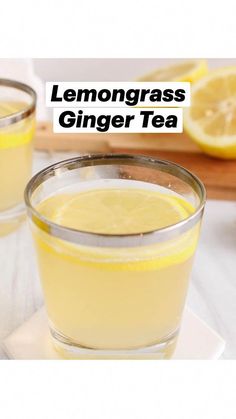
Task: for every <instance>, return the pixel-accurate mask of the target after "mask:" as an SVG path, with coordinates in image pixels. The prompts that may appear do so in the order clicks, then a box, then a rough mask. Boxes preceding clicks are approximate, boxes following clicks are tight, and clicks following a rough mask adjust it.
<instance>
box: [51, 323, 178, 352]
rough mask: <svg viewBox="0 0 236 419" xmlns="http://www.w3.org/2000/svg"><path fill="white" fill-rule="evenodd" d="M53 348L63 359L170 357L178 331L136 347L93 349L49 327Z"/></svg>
mask: <svg viewBox="0 0 236 419" xmlns="http://www.w3.org/2000/svg"><path fill="white" fill-rule="evenodd" d="M50 332H51V336H52V341H53V345H54V348H55V349H56V351H57V352H58V353H59V355H60V356H61V357H62V358H64V359H170V358H171V357H172V355H173V353H174V351H175V347H176V343H177V338H178V331H175V332H174V333H172V334H171V335H169V336H168V337H167V338H165V340H163V341H161V342H158V343H156V344H154V345H150V346H146V347H142V348H137V349H119V350H114V349H106V350H105V349H94V348H86V347H84V346H81V345H79V344H78V343H75V342H72V341H71V340H70V339H68V338H67V337H65V336H63V335H62V334H61V333H59V332H57V331H56V330H55V329H52V328H50Z"/></svg>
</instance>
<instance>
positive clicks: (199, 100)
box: [184, 67, 236, 159]
mask: <svg viewBox="0 0 236 419" xmlns="http://www.w3.org/2000/svg"><path fill="white" fill-rule="evenodd" d="M184 127H185V131H187V133H188V134H189V136H190V137H191V138H192V139H193V140H194V141H195V142H196V143H197V144H198V145H199V146H200V148H201V149H202V150H203V151H204V152H206V153H207V154H209V155H212V156H216V157H220V158H225V159H231V158H236V67H229V68H221V69H218V70H214V71H212V72H210V73H209V74H208V75H207V76H206V77H204V78H202V79H201V80H199V81H198V82H196V83H195V84H194V85H193V86H192V94H191V107H190V108H186V109H185V111H184Z"/></svg>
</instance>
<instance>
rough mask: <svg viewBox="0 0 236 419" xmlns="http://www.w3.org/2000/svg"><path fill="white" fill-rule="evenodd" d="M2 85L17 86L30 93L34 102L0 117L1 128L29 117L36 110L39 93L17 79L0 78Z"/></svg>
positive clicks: (0, 84)
mask: <svg viewBox="0 0 236 419" xmlns="http://www.w3.org/2000/svg"><path fill="white" fill-rule="evenodd" d="M1 86H4V87H10V88H15V89H18V90H21V91H23V92H25V93H28V94H29V95H30V96H31V98H32V103H30V104H29V105H28V106H26V107H25V108H24V109H21V110H20V111H17V112H13V113H11V114H9V115H6V116H3V117H0V128H3V127H7V126H8V125H12V124H15V123H16V122H19V121H21V120H22V119H25V118H27V117H28V116H30V115H31V114H32V113H33V112H34V111H35V108H36V100H37V94H36V92H35V90H34V89H33V88H32V87H30V86H28V85H27V84H25V83H21V82H19V81H16V80H11V79H3V78H0V87H1Z"/></svg>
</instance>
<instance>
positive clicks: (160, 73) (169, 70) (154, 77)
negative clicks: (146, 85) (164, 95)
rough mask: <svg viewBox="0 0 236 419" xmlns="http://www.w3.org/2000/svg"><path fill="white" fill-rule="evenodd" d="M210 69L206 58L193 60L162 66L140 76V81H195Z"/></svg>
mask: <svg viewBox="0 0 236 419" xmlns="http://www.w3.org/2000/svg"><path fill="white" fill-rule="evenodd" d="M207 71H208V68H207V62H206V61H205V60H191V61H185V62H183V63H180V64H175V65H170V66H168V67H161V68H158V69H157V70H155V71H153V72H151V73H149V74H146V75H145V76H143V77H141V78H139V80H138V81H188V82H195V81H196V80H199V79H200V78H201V77H203V76H204V75H205V74H206V73H207Z"/></svg>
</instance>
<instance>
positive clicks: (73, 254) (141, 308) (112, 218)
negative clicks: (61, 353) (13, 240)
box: [33, 180, 199, 350]
mask: <svg viewBox="0 0 236 419" xmlns="http://www.w3.org/2000/svg"><path fill="white" fill-rule="evenodd" d="M120 182H121V183H120V185H121V187H118V186H114V187H112V186H111V185H109V183H105V184H104V185H103V186H102V187H97V188H93V189H89V190H84V191H78V192H74V191H70V190H66V189H65V190H64V191H63V190H62V191H61V192H60V193H58V194H57V195H54V196H51V197H49V198H47V199H46V200H44V201H43V202H41V203H40V204H38V206H37V210H38V211H39V212H40V213H41V214H42V215H43V216H44V217H45V218H47V219H48V220H51V221H52V222H54V223H57V224H60V225H63V226H66V227H69V228H73V229H76V230H81V231H86V232H92V233H98V234H108V235H117V234H118V235H120V234H122V235H128V234H134V233H135V234H138V233H140V234H141V233H144V232H149V231H152V230H156V229H160V228H163V227H167V226H169V225H172V224H175V223H178V222H179V221H181V220H184V219H186V218H187V217H188V216H189V215H190V214H192V213H193V212H194V208H193V206H192V205H191V204H189V203H188V202H187V201H185V200H184V199H183V198H182V197H181V196H180V195H177V194H176V193H173V192H171V191H169V190H167V189H164V188H161V187H159V189H158V187H155V188H154V189H146V188H144V187H142V184H145V183H144V182H135V181H122V180H121V181H120ZM106 185H109V187H106ZM134 185H136V187H133V186H134ZM137 185H138V187H137ZM33 231H34V238H35V242H36V247H37V255H38V260H39V268H40V274H41V279H42V285H43V290H44V295H45V302H46V307H47V311H48V315H49V319H50V322H51V326H52V328H53V329H54V330H55V331H56V332H58V334H59V335H61V336H64V337H65V338H66V339H68V340H70V341H71V342H74V343H75V344H76V345H80V346H81V347H85V348H93V349H108V350H119V349H136V348H143V347H147V346H152V345H156V344H158V343H161V342H162V341H163V342H165V341H166V340H168V337H169V336H175V334H177V332H178V329H179V325H180V320H181V314H182V311H183V307H184V302H185V297H186V292H187V285H188V279H189V273H190V270H191V265H192V259H193V254H194V251H195V248H196V245H197V239H198V231H199V224H198V225H196V226H195V227H194V228H192V229H191V230H189V231H188V232H186V233H184V234H182V235H181V236H178V237H176V238H174V239H173V238H172V239H171V240H169V241H164V242H160V243H156V244H153V245H148V246H142V245H140V246H138V247H132V248H131V247H127V248H125V247H122V248H114V247H110V248H104V247H89V246H82V245H76V244H72V243H69V242H67V241H64V240H61V239H57V238H55V237H53V236H51V235H50V234H48V233H46V232H43V231H42V230H40V229H39V228H38V227H36V226H33Z"/></svg>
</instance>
